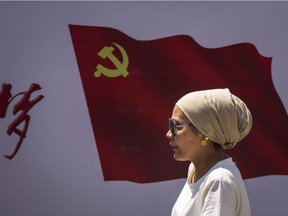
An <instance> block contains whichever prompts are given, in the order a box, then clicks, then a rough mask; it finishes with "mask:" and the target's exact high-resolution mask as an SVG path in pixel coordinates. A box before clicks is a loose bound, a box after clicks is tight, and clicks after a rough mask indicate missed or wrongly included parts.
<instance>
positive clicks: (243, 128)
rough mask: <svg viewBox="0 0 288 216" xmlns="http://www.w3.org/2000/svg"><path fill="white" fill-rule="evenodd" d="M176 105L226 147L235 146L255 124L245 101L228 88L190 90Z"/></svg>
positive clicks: (204, 132)
mask: <svg viewBox="0 0 288 216" xmlns="http://www.w3.org/2000/svg"><path fill="white" fill-rule="evenodd" d="M176 106H177V107H178V108H179V109H180V110H181V111H182V112H183V114H184V115H185V116H186V117H187V119H188V120H189V122H190V123H192V125H193V126H195V127H196V128H197V129H198V130H199V131H200V132H201V133H202V134H203V135H205V136H206V137H208V138H209V139H210V140H212V141H213V142H214V143H218V144H219V145H221V147H222V148H223V149H231V148H233V147H234V146H235V145H236V143H237V142H239V141H240V140H242V139H243V138H244V137H245V136H246V135H247V134H248V133H249V132H250V129H251V127H252V116H251V113H250V111H249V109H248V108H247V106H246V104H245V103H244V102H243V101H242V100H241V99H239V98H238V97H237V96H235V95H233V94H232V93H231V92H230V91H229V89H227V88H226V89H211V90H203V91H195V92H191V93H188V94H186V95H184V96H183V97H182V98H180V99H179V100H178V101H177V103H176Z"/></svg>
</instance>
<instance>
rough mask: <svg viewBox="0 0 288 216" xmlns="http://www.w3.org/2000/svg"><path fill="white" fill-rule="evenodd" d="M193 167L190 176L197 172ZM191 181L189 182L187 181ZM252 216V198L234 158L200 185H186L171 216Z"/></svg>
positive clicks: (219, 163) (216, 167) (203, 178)
mask: <svg viewBox="0 0 288 216" xmlns="http://www.w3.org/2000/svg"><path fill="white" fill-rule="evenodd" d="M193 169H194V165H193V163H191V164H190V166H189V173H191V171H193ZM187 179H188V178H187ZM208 215H209V216H250V215H251V214H250V206H249V200H248V195H247V192H246V189H245V185H244V182H243V179H242V176H241V174H240V172H239V170H238V168H237V167H236V165H235V163H234V162H233V161H232V158H227V159H225V160H223V161H220V162H218V163H217V164H216V165H214V166H213V167H212V168H211V169H210V170H209V172H207V173H206V174H205V175H204V176H203V177H202V178H201V179H199V180H198V181H197V182H196V183H192V184H190V183H188V181H187V182H186V183H185V185H184V187H183V189H182V191H181V193H180V195H179V197H178V199H177V201H176V203H175V205H174V207H173V209H172V214H171V216H208Z"/></svg>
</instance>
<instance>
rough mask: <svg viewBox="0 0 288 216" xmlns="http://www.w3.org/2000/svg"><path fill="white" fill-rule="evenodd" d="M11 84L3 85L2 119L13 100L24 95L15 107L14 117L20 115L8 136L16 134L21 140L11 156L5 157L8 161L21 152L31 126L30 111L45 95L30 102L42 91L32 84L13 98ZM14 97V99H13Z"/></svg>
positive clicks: (0, 107) (10, 128) (0, 112)
mask: <svg viewBox="0 0 288 216" xmlns="http://www.w3.org/2000/svg"><path fill="white" fill-rule="evenodd" d="M11 88H12V87H11V85H10V84H2V89H1V93H0V117H1V118H4V117H5V115H6V112H7V108H8V106H9V104H10V103H11V101H12V100H14V99H15V98H16V97H17V96H19V95H22V98H21V100H20V101H19V102H18V103H16V104H15V105H14V107H13V115H16V114H17V113H19V115H18V116H17V117H16V119H15V120H14V121H13V122H12V123H11V124H10V125H9V126H8V129H7V134H8V135H9V136H10V135H11V134H12V133H15V134H16V135H18V136H19V137H20V138H19V140H18V142H17V144H16V147H15V149H14V151H13V153H12V154H11V155H4V156H5V157H6V158H8V159H10V160H11V159H12V158H13V157H14V156H15V155H16V154H17V152H18V151H19V149H20V147H21V144H22V141H23V139H24V138H25V137H26V132H27V129H28V126H29V121H30V116H29V115H28V111H29V110H30V109H31V108H32V107H33V106H34V105H35V104H36V103H38V102H39V101H40V100H42V98H43V97H44V96H43V95H39V96H37V97H36V98H34V99H33V100H30V97H31V94H32V93H33V92H34V91H37V90H40V89H41V87H40V86H39V85H38V84H35V83H33V84H31V86H30V88H29V89H28V90H27V91H26V92H20V93H18V94H16V95H15V96H14V97H12V95H11V93H10V90H11ZM11 97H12V98H11ZM23 122H24V127H23V129H22V130H21V129H18V128H17V127H18V126H19V125H21V123H23Z"/></svg>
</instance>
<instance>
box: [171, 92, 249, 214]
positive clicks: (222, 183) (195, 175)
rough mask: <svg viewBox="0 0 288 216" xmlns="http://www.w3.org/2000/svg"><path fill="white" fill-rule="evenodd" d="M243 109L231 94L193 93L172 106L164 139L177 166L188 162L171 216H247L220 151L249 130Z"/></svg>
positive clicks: (239, 184)
mask: <svg viewBox="0 0 288 216" xmlns="http://www.w3.org/2000/svg"><path fill="white" fill-rule="evenodd" d="M251 126H252V116H251V113H250V111H249V110H248V108H247V106H246V105H245V103H244V102H243V101H241V100H240V99H239V98H238V97H236V96H235V95H233V94H231V93H230V91H229V89H211V90H205V91H196V92H191V93H189V94H187V95H184V96H183V97H182V98H180V100H178V102H177V103H176V105H175V107H174V109H173V113H172V117H171V118H170V119H169V131H168V132H167V134H166V136H167V138H169V139H170V145H171V147H172V148H173V151H174V158H175V159H176V160H177V161H191V164H190V166H189V169H188V177H187V182H186V183H185V185H184V187H183V189H182V191H181V193H180V195H179V197H178V199H177V201H176V203H175V204H174V207H173V209H172V214H171V215H172V216H188V215H189V216H204V215H205V216H208V215H209V216H250V206H249V200H248V196H247V192H246V189H245V185H244V183H243V179H242V177H241V174H240V172H239V170H238V168H237V167H236V165H235V163H234V162H233V161H232V158H230V157H228V156H227V155H225V154H224V152H223V149H232V148H233V147H234V146H235V145H236V143H237V142H239V141H240V140H242V139H243V138H244V137H245V136H246V135H247V134H248V133H249V131H250V129H251Z"/></svg>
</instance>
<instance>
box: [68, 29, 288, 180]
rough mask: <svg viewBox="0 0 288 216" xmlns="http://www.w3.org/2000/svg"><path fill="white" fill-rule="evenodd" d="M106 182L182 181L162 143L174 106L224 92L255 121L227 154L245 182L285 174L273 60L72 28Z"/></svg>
mask: <svg viewBox="0 0 288 216" xmlns="http://www.w3.org/2000/svg"><path fill="white" fill-rule="evenodd" d="M69 28H70V33H71V37H72V42H73V45H74V49H75V54H76V58H77V62H78V67H79V70H80V75H81V79H82V84H83V88H84V92H85V96H86V100H87V105H88V110H89V114H90V118H91V123H92V127H93V131H94V136H95V140H96V144H97V149H98V153H99V158H100V161H101V167H102V171H103V175H104V179H105V180H106V181H107V180H128V181H133V182H139V183H147V182H157V181H163V180H171V179H176V178H182V177H186V172H187V164H183V163H181V162H176V161H175V160H174V158H173V152H172V150H171V149H170V147H169V144H168V143H169V141H168V140H167V138H166V137H165V134H166V132H167V130H168V123H167V122H168V118H169V117H170V115H171V112H172V109H173V106H174V103H175V102H176V101H177V100H178V99H179V98H180V97H181V96H183V95H184V94H186V93H188V92H191V91H195V90H201V89H210V88H226V87H227V88H229V89H230V90H231V92H233V93H234V94H235V95H237V96H239V97H240V98H241V99H243V100H244V101H245V102H246V104H247V105H248V107H249V109H250V110H251V112H252V115H253V128H252V130H251V132H250V134H249V135H248V136H247V137H246V138H245V139H244V140H243V141H241V142H240V143H239V144H238V145H237V146H236V147H235V149H234V150H230V151H229V152H227V154H229V155H231V156H232V157H233V159H234V160H235V161H236V162H237V165H238V167H239V168H240V170H241V172H242V175H243V177H244V178H253V177H257V176H264V175H273V174H283V175H287V174H288V166H287V165H288V164H287V160H286V156H287V149H288V148H287V146H288V145H287V140H286V139H285V136H286V134H288V118H287V113H286V111H285V109H284V107H283V104H282V103H281V100H280V98H279V96H278V94H277V92H276V91H275V88H274V86H273V82H272V79H271V58H268V57H263V56H261V55H260V54H259V53H258V52H257V49H256V47H255V46H254V45H252V44H250V43H241V44H235V45H230V46H226V47H221V48H215V49H208V48H204V47H202V46H200V45H199V44H197V43H196V42H195V41H194V40H193V39H192V38H191V37H190V36H187V35H177V36H172V37H167V38H161V39H157V40H150V41H139V40H135V39H133V38H131V37H129V36H127V35H126V34H124V33H123V32H121V31H118V30H116V29H112V28H106V27H88V26H77V25H69Z"/></svg>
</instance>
